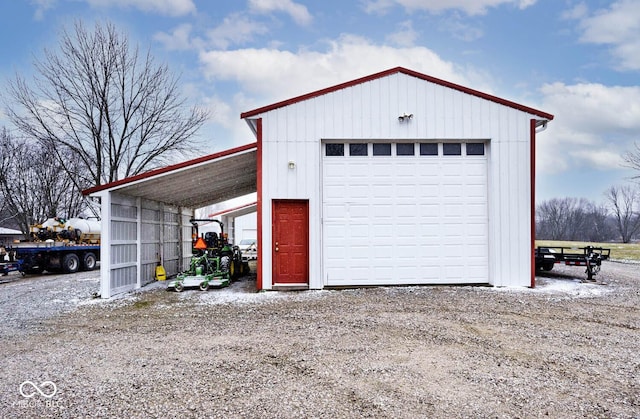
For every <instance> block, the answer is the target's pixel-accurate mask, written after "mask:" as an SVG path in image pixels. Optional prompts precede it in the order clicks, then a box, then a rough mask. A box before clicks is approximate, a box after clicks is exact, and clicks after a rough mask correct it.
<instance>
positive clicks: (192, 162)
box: [82, 143, 257, 195]
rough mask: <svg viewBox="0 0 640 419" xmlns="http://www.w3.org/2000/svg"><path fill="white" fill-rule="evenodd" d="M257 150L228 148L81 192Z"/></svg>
mask: <svg viewBox="0 0 640 419" xmlns="http://www.w3.org/2000/svg"><path fill="white" fill-rule="evenodd" d="M254 148H257V144H256V143H251V144H246V145H243V146H240V147H235V148H230V149H228V150H224V151H220V152H218V153H213V154H209V155H206V156H202V157H198V158H196V159H193V160H187V161H183V162H181V163H177V164H173V165H170V166H165V167H161V168H159V169H154V170H150V171H148V172H144V173H140V174H139V175H134V176H129V177H127V178H124V179H120V180H116V181H113V182H110V183H105V184H104V185H98V186H94V187H91V188H88V189H85V190H83V191H82V194H83V195H89V194H92V193H94V192H99V191H103V190H105V189H111V188H114V187H116V186H122V185H126V184H127V183H133V182H135V181H138V180H143V179H148V178H151V177H153V176H157V175H161V174H164V173H168V172H171V171H174V170H178V169H184V168H186V167H189V166H195V165H197V164H200V163H206V162H208V161H211V160H216V159H219V158H222V157H227V156H231V155H233V154H236V153H241V152H243V151H247V150H251V149H254Z"/></svg>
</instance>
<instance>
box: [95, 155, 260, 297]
mask: <svg viewBox="0 0 640 419" xmlns="http://www.w3.org/2000/svg"><path fill="white" fill-rule="evenodd" d="M256 156H257V144H256V143H253V144H247V145H244V146H240V147H236V148H232V149H229V150H225V151H222V152H219V153H214V154H210V155H207V156H203V157H200V158H197V159H193V160H189V161H185V162H182V163H179V164H175V165H171V166H167V167H163V168H160V169H156V170H151V171H149V172H145V173H142V174H140V175H137V176H132V177H129V178H126V179H122V180H119V181H115V182H112V183H108V184H105V185H100V186H96V187H94V188H90V189H87V190H85V191H83V193H84V194H85V195H90V196H92V197H98V198H100V203H101V205H100V207H101V220H102V238H101V248H100V259H101V261H100V264H101V269H100V275H101V278H100V294H101V296H102V298H110V297H111V296H112V295H114V294H119V293H122V292H127V291H130V290H134V289H137V288H140V287H142V286H144V285H146V284H147V283H149V282H151V281H153V280H154V275H155V267H156V266H157V265H158V264H161V265H162V266H164V268H165V270H166V272H167V275H168V276H171V275H175V274H177V273H178V272H180V271H181V270H183V267H184V266H186V265H187V264H188V263H189V259H190V258H191V249H192V244H191V234H192V230H191V227H192V226H191V223H190V222H189V220H190V219H192V218H193V217H194V214H195V210H196V209H197V208H202V207H205V206H207V205H212V204H215V203H219V202H224V201H228V200H230V199H233V198H237V197H241V196H244V195H248V194H250V193H253V192H256V185H257V182H256V174H257V163H256Z"/></svg>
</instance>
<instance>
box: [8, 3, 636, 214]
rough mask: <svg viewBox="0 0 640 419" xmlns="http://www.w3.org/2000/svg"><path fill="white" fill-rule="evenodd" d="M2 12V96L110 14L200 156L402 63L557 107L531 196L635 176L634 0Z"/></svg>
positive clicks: (26, 6) (597, 188) (583, 193)
mask: <svg viewBox="0 0 640 419" xmlns="http://www.w3.org/2000/svg"><path fill="white" fill-rule="evenodd" d="M0 15H1V16H3V17H4V19H3V24H2V25H0V36H1V39H2V40H3V41H2V43H0V56H2V60H1V61H0V89H1V90H2V91H4V90H5V89H4V86H5V85H6V81H7V79H8V78H11V77H12V76H13V75H14V74H15V73H20V74H22V75H24V76H26V77H30V75H31V73H32V71H33V65H32V63H33V59H34V57H39V56H41V55H42V51H43V49H44V48H50V49H54V48H56V46H57V40H58V39H59V33H60V31H61V30H62V29H63V28H67V29H72V26H73V23H74V20H76V19H81V20H83V22H85V23H87V24H90V25H92V24H93V22H94V21H102V22H104V21H107V20H108V21H110V22H112V23H114V24H115V25H116V26H118V27H119V28H120V29H121V30H122V31H124V32H126V33H127V34H128V35H129V38H130V40H132V41H134V42H136V43H138V44H139V45H140V46H141V47H142V48H144V49H146V48H149V49H150V50H151V53H152V54H153V55H154V56H155V58H156V59H157V60H159V61H161V62H166V63H167V64H168V65H169V66H170V68H171V69H172V70H173V71H174V72H175V73H177V74H179V75H180V77H181V82H182V86H183V89H184V91H183V93H184V95H185V96H186V97H187V98H188V99H189V101H190V102H192V103H194V104H198V105H200V106H204V107H207V108H209V109H210V110H211V112H212V118H211V120H210V121H209V122H208V123H207V125H206V126H205V127H204V129H203V130H202V131H201V133H200V136H201V137H202V139H203V141H204V142H205V143H206V145H207V146H206V147H205V149H203V150H202V154H208V153H211V152H214V151H219V150H222V149H226V148H229V147H231V146H236V145H240V144H245V143H248V142H252V141H254V138H253V136H252V135H251V131H250V130H249V129H248V127H247V126H246V125H245V124H244V122H242V121H241V120H240V113H241V112H244V111H248V110H251V109H254V108H257V107H260V106H263V105H268V104H271V103H274V102H277V101H280V100H284V99H287V98H290V97H293V96H296V95H299V94H303V93H307V92H310V91H313V90H316V89H320V88H324V87H328V86H331V85H333V84H337V83H341V82H345V81H349V80H352V79H355V78H358V77H361V76H365V75H368V74H371V73H374V72H378V71H382V70H386V69H388V68H392V67H396V66H403V67H407V68H410V69H412V70H416V71H419V72H422V73H425V74H429V75H432V76H435V77H439V78H442V79H445V80H449V81H452V82H455V83H459V84H462V85H465V86H468V87H471V88H473V89H477V90H481V91H484V92H487V93H490V94H494V95H497V96H500V97H503V98H505V99H509V100H513V101H516V102H519V103H522V104H524V105H527V106H531V107H534V108H538V109H540V110H542V111H545V112H549V113H552V114H554V115H555V120H554V121H552V123H551V124H549V128H548V129H547V130H546V131H545V132H544V133H542V134H540V135H539V136H538V155H537V159H538V165H537V170H538V179H537V181H538V189H537V200H538V201H540V200H545V199H549V198H552V197H565V196H573V197H585V198H588V199H591V200H594V201H596V202H598V203H599V202H601V201H603V193H604V191H605V190H606V189H607V188H608V187H609V186H611V185H614V184H623V183H625V182H627V181H628V178H629V177H630V176H632V175H633V174H634V172H632V171H631V170H629V169H625V168H624V167H623V166H622V164H623V161H622V159H621V155H622V154H623V153H624V152H626V151H627V150H630V149H631V148H632V147H633V144H634V141H638V142H639V143H640V1H638V0H616V1H602V0H592V1H573V0H355V1H348V0H341V1H337V0H324V1H309V0H307V1H302V0H299V1H295V0H236V1H221V0H211V1H205V0H20V1H18V0H15V1H14V0H0ZM0 126H6V127H7V128H9V129H11V126H10V124H9V121H8V120H7V119H6V117H5V116H4V114H3V112H2V110H0Z"/></svg>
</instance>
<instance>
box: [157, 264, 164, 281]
mask: <svg viewBox="0 0 640 419" xmlns="http://www.w3.org/2000/svg"><path fill="white" fill-rule="evenodd" d="M166 279H167V271H165V270H164V266H162V265H158V266H156V281H164V280H166Z"/></svg>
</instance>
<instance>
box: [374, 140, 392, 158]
mask: <svg viewBox="0 0 640 419" xmlns="http://www.w3.org/2000/svg"><path fill="white" fill-rule="evenodd" d="M373 155H374V156H390V155H391V143H384V144H373Z"/></svg>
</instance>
